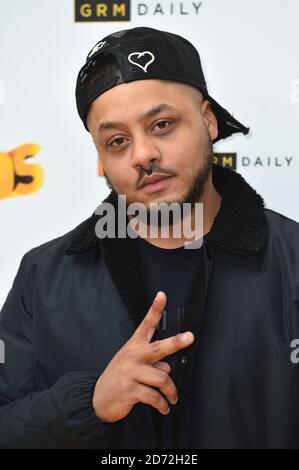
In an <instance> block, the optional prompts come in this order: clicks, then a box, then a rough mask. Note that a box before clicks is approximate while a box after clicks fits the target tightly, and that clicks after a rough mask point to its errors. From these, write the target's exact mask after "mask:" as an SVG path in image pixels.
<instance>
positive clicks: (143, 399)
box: [134, 384, 170, 415]
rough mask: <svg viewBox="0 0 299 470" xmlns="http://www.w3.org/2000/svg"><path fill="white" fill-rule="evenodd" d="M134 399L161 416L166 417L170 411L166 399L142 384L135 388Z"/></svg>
mask: <svg viewBox="0 0 299 470" xmlns="http://www.w3.org/2000/svg"><path fill="white" fill-rule="evenodd" d="M134 398H135V399H136V400H137V401H138V402H140V403H144V404H145V405H150V406H152V407H153V408H156V410H158V411H159V412H160V413H161V414H163V415H167V414H168V413H169V411H170V408H169V404H168V402H167V400H166V398H164V397H163V395H162V394H161V393H160V392H159V391H158V390H155V389H153V388H151V387H148V386H146V385H143V384H138V385H137V386H136V387H135V391H134Z"/></svg>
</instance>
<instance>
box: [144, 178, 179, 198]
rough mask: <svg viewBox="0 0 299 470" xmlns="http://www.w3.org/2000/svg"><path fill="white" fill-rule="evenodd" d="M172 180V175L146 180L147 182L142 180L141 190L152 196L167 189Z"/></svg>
mask: <svg viewBox="0 0 299 470" xmlns="http://www.w3.org/2000/svg"><path fill="white" fill-rule="evenodd" d="M172 180H173V175H171V176H165V175H163V176H162V175H159V177H157V175H155V177H154V176H152V177H150V178H148V179H147V180H143V182H142V184H143V186H142V187H141V190H142V191H144V192H145V193H146V194H154V193H159V192H161V191H164V190H165V189H167V188H168V187H169V185H170V184H171V181H172Z"/></svg>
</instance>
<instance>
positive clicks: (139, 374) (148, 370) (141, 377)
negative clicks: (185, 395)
mask: <svg viewBox="0 0 299 470" xmlns="http://www.w3.org/2000/svg"><path fill="white" fill-rule="evenodd" d="M135 380H137V382H139V383H142V384H144V385H149V386H150V387H154V388H157V389H159V390H160V392H161V393H163V395H164V396H165V397H166V398H167V400H168V401H169V402H170V403H171V404H172V405H175V404H176V402H177V401H178V393H177V389H176V386H175V385H174V383H173V381H172V380H171V378H170V377H169V375H168V374H167V373H166V372H164V371H162V370H157V369H156V368H155V367H152V366H151V365H143V366H141V367H139V368H138V369H137V371H136V375H135Z"/></svg>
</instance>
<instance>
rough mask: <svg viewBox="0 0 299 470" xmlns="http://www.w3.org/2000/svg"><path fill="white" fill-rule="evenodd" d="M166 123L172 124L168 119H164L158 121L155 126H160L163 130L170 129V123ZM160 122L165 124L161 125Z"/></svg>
mask: <svg viewBox="0 0 299 470" xmlns="http://www.w3.org/2000/svg"><path fill="white" fill-rule="evenodd" d="M165 123H166V124H169V125H170V124H171V121H166V120H164V121H159V122H157V124H156V125H155V126H154V127H156V126H159V129H160V130H161V131H163V130H164V129H168V127H169V125H168V126H165V125H164V124H165ZM160 124H162V125H163V126H162V127H160Z"/></svg>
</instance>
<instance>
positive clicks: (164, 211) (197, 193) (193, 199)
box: [103, 131, 213, 228]
mask: <svg viewBox="0 0 299 470" xmlns="http://www.w3.org/2000/svg"><path fill="white" fill-rule="evenodd" d="M212 168H213V142H212V140H211V138H210V134H209V133H208V131H206V139H205V143H204V145H203V149H202V165H201V166H200V168H199V169H198V170H197V173H196V174H195V176H194V178H193V180H192V181H191V183H190V185H189V188H188V189H187V191H186V193H185V195H184V196H183V197H182V198H181V199H176V200H172V201H170V200H164V201H161V202H159V203H152V204H150V207H148V208H147V209H146V210H143V211H141V212H140V213H139V214H138V215H136V216H134V218H135V219H137V220H139V221H140V223H142V224H145V225H147V226H155V227H159V228H161V227H165V226H166V225H169V226H173V225H175V224H177V223H179V222H181V221H182V220H183V217H184V211H183V207H184V206H183V205H185V204H188V209H189V210H190V211H192V210H194V208H195V204H196V203H197V202H199V200H200V199H201V197H202V196H203V193H204V188H205V184H206V182H207V181H208V179H209V176H210V174H211V172H212ZM155 171H157V172H159V169H158V168H155V167H153V168H152V172H155ZM160 172H161V173H162V171H160ZM164 172H165V171H164ZM103 173H104V177H105V180H106V184H107V186H108V188H109V189H111V190H112V192H113V193H114V196H115V197H116V198H117V196H118V193H117V192H116V190H115V188H114V187H113V185H112V183H111V181H110V180H109V178H108V176H107V174H106V173H105V171H104V172H103ZM172 204H175V205H176V207H177V208H178V209H179V210H177V211H176V212H174V211H172V210H170V206H171V205H172ZM126 206H127V208H128V206H129V203H127V202H126Z"/></svg>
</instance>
